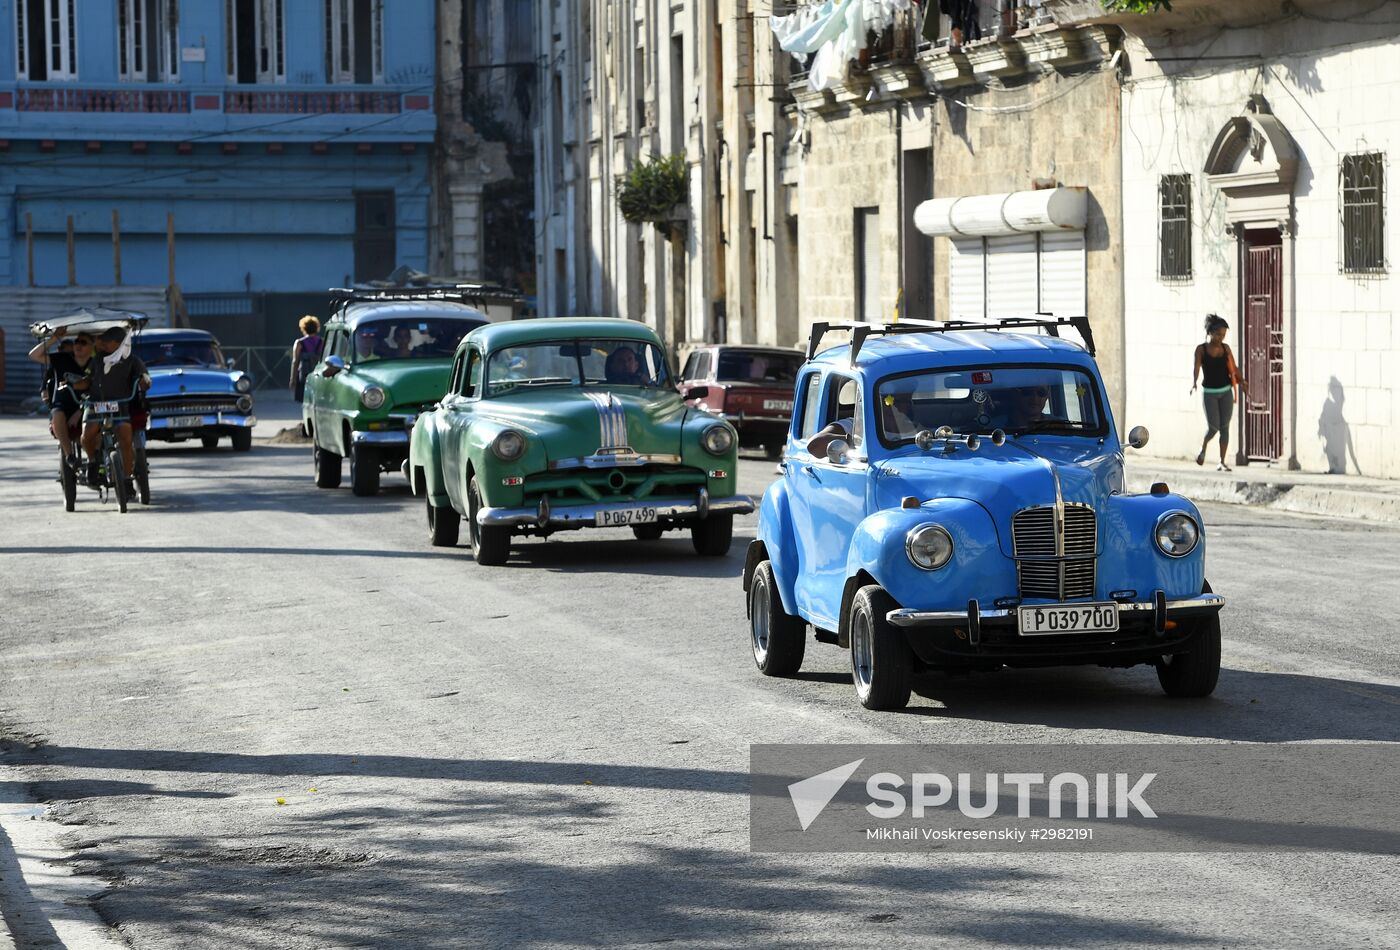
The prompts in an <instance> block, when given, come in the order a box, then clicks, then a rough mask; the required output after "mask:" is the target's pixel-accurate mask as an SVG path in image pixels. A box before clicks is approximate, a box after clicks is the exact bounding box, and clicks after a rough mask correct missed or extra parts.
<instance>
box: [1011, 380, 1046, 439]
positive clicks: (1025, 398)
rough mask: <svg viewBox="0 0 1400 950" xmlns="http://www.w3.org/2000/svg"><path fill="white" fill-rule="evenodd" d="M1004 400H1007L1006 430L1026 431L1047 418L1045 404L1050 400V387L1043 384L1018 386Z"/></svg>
mask: <svg viewBox="0 0 1400 950" xmlns="http://www.w3.org/2000/svg"><path fill="white" fill-rule="evenodd" d="M1003 398H1004V399H1005V400H1006V402H1005V410H1006V428H1008V429H1024V428H1026V427H1028V426H1031V425H1034V424H1035V423H1036V422H1038V421H1039V420H1041V419H1044V418H1045V417H1046V416H1045V404H1046V402H1048V401H1049V399H1050V387H1049V386H1046V385H1045V384H1043V383H1040V384H1037V385H1034V386H1017V387H1015V388H1013V389H1012V390H1011V391H1010V392H1009V393H1007V394H1006V395H1005V396H1004V397H1003Z"/></svg>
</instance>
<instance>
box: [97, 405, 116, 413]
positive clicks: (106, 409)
mask: <svg viewBox="0 0 1400 950" xmlns="http://www.w3.org/2000/svg"><path fill="white" fill-rule="evenodd" d="M117 408H118V407H117V404H116V403H115V402H95V403H93V404H92V411H93V412H97V413H110V412H116V411H117Z"/></svg>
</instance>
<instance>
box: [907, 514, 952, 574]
mask: <svg viewBox="0 0 1400 950" xmlns="http://www.w3.org/2000/svg"><path fill="white" fill-rule="evenodd" d="M904 551H905V553H906V554H908V555H909V561H910V562H911V563H912V564H913V565H914V566H915V567H921V568H923V569H924V570H926V571H936V570H938V569H939V568H940V567H942V566H943V565H944V564H947V563H948V560H949V558H951V557H952V556H953V537H952V535H950V534H949V533H948V532H947V531H945V530H944V529H943V528H942V527H940V526H939V525H936V524H921V525H919V526H918V527H916V528H914V530H912V531H910V532H909V535H908V537H906V538H905V539H904Z"/></svg>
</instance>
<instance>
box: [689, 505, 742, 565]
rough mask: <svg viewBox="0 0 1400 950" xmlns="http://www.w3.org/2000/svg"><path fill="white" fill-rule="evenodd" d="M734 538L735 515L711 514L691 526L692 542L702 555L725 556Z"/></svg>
mask: <svg viewBox="0 0 1400 950" xmlns="http://www.w3.org/2000/svg"><path fill="white" fill-rule="evenodd" d="M733 540H734V516H733V515H710V516H709V517H708V518H702V519H701V520H699V521H697V522H695V524H693V525H691V526H690V543H691V544H693V545H695V553H696V554H699V555H701V556H702V557H724V556H725V555H726V554H728V553H729V544H730V542H731V541H733Z"/></svg>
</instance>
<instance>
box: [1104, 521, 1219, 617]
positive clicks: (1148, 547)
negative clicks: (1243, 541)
mask: <svg viewBox="0 0 1400 950" xmlns="http://www.w3.org/2000/svg"><path fill="white" fill-rule="evenodd" d="M1173 511H1181V512H1185V513H1186V514H1188V515H1190V516H1191V517H1192V518H1195V519H1196V524H1197V526H1199V527H1200V529H1201V540H1200V541H1199V542H1198V543H1197V544H1196V549H1195V550H1194V551H1192V552H1191V553H1190V554H1188V555H1186V556H1185V557H1167V555H1165V554H1163V553H1162V552H1161V550H1160V549H1159V548H1158V547H1157V539H1156V533H1157V522H1158V520H1159V519H1160V518H1161V517H1162V516H1163V515H1166V514H1169V513H1171V512H1173ZM1099 544H1100V552H1099V564H1098V584H1097V589H1098V594H1099V596H1100V597H1104V598H1106V597H1107V595H1108V594H1109V593H1110V592H1111V591H1115V590H1135V591H1137V594H1138V597H1139V598H1140V599H1141V598H1146V597H1148V596H1149V595H1151V594H1152V593H1153V592H1154V591H1158V590H1160V591H1164V592H1165V593H1166V595H1167V597H1168V599H1171V598H1177V597H1192V596H1194V595H1196V594H1199V593H1200V592H1201V589H1202V587H1201V585H1202V584H1204V583H1205V579H1206V530H1205V523H1204V522H1203V521H1202V520H1201V513H1200V511H1199V510H1198V509H1197V508H1196V506H1195V505H1194V504H1192V503H1191V500H1190V499H1188V498H1184V497H1182V496H1181V495H1114V496H1112V497H1110V498H1109V499H1108V503H1107V504H1106V505H1105V506H1104V507H1103V509H1102V511H1101V512H1100V515H1099Z"/></svg>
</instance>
